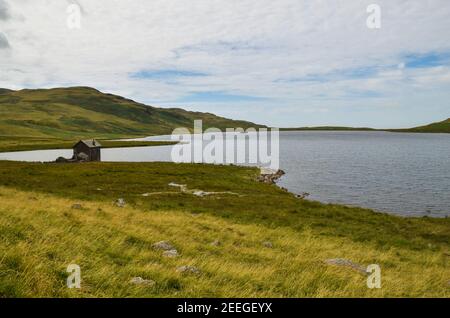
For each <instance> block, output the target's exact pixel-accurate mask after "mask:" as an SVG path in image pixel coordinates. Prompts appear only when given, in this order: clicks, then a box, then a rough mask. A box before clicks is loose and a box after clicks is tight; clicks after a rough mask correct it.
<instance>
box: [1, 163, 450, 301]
mask: <svg viewBox="0 0 450 318" xmlns="http://www.w3.org/2000/svg"><path fill="white" fill-rule="evenodd" d="M256 175H257V170H256V169H254V168H241V167H234V166H211V165H195V164H181V165H177V164H171V163H137V164H134V163H87V164H71V165H66V164H32V163H16V162H0V200H1V202H2V205H1V206H0V295H1V296H4V297H94V296H97V297H130V296H134V297H208V296H209V297H343V296H349V297H402V296H409V297H432V296H438V297H448V296H449V295H450V293H449V285H448V283H449V282H448V281H449V279H450V267H449V266H448V260H449V259H448V252H449V242H450V222H449V220H448V219H431V218H411V219H406V218H400V217H395V216H390V215H385V214H379V213H374V212H372V211H369V210H364V209H359V208H349V207H344V206H339V205H324V204H320V203H317V202H309V201H305V200H300V199H297V198H295V197H294V195H292V194H290V193H287V192H284V191H282V190H281V189H279V188H277V187H275V186H270V185H267V184H262V183H258V182H256V181H255V178H256ZM170 182H176V183H180V184H186V185H187V186H188V188H189V189H201V190H205V191H217V192H224V191H231V192H235V193H237V194H239V196H238V195H231V194H221V195H212V196H206V197H197V196H194V195H192V194H188V193H181V192H179V190H178V189H177V188H173V187H170V186H169V185H168V184H169V183H170ZM144 193H146V194H147V196H145V197H144V196H142V194H144ZM119 197H120V198H125V200H126V202H127V206H126V207H125V208H118V207H116V206H115V205H114V204H113V202H114V201H115V200H116V199H117V198H119ZM74 203H78V204H81V205H82V207H83V208H82V209H80V210H76V209H71V206H72V205H73V204H74ZM161 240H167V241H170V242H172V243H173V244H174V245H175V246H176V248H177V249H178V251H179V252H180V253H181V256H180V257H178V258H175V259H169V258H165V257H163V256H162V253H161V252H159V251H155V250H154V249H153V248H152V246H151V245H152V244H153V243H154V242H158V241H161ZM215 240H219V241H220V242H221V245H219V246H212V245H211V242H213V241H215ZM265 241H270V242H272V243H273V248H267V247H264V246H263V242H265ZM329 258H346V259H350V260H352V261H354V262H356V263H359V264H361V265H364V266H367V265H369V264H374V263H375V264H379V265H380V266H381V268H382V284H383V287H382V289H380V290H371V289H368V288H367V287H366V278H365V277H364V276H363V275H361V274H359V273H358V272H354V271H352V270H350V269H348V268H342V267H335V266H330V265H326V264H325V263H324V260H326V259H329ZM72 263H76V264H78V265H80V266H81V270H82V288H81V289H80V290H69V289H68V288H67V287H66V286H65V280H66V277H67V273H66V272H65V269H66V267H67V266H68V265H69V264H72ZM183 265H193V266H196V267H198V268H199V269H200V270H201V274H200V275H183V274H180V273H178V272H177V271H176V268H177V267H178V266H183ZM136 276H140V277H143V278H144V279H151V280H154V281H155V282H156V284H155V285H154V286H143V285H133V284H131V283H130V280H131V278H133V277H136Z"/></svg>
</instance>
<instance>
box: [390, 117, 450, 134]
mask: <svg viewBox="0 0 450 318" xmlns="http://www.w3.org/2000/svg"><path fill="white" fill-rule="evenodd" d="M392 131H397V132H422V133H450V118H448V119H446V120H444V121H440V122H437V123H432V124H429V125H426V126H420V127H415V128H410V129H394V130H392Z"/></svg>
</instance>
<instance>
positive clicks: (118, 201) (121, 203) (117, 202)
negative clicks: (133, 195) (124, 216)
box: [115, 198, 126, 208]
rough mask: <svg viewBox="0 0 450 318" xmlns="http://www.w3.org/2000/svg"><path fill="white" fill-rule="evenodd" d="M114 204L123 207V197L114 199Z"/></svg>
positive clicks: (124, 203)
mask: <svg viewBox="0 0 450 318" xmlns="http://www.w3.org/2000/svg"><path fill="white" fill-rule="evenodd" d="M115 204H116V206H118V207H119V208H123V207H125V205H126V202H125V200H124V199H122V198H120V199H117V201H116V203H115Z"/></svg>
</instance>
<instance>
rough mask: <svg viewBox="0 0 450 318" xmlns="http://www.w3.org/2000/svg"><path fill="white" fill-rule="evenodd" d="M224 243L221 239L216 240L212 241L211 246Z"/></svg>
mask: <svg viewBox="0 0 450 318" xmlns="http://www.w3.org/2000/svg"><path fill="white" fill-rule="evenodd" d="M220 245H222V243H221V242H220V241H219V240H215V241H214V242H212V243H211V246H220Z"/></svg>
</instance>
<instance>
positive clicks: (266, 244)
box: [263, 241, 273, 248]
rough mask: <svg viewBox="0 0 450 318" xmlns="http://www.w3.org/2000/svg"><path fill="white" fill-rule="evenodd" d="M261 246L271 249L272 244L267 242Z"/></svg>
mask: <svg viewBox="0 0 450 318" xmlns="http://www.w3.org/2000/svg"><path fill="white" fill-rule="evenodd" d="M263 246H264V247H267V248H273V244H272V242H269V241H267V242H263Z"/></svg>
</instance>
